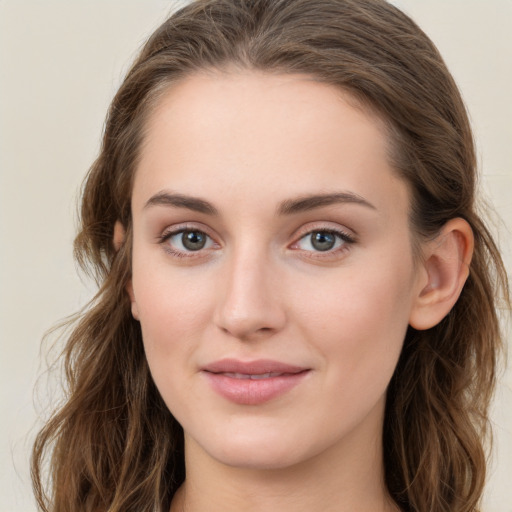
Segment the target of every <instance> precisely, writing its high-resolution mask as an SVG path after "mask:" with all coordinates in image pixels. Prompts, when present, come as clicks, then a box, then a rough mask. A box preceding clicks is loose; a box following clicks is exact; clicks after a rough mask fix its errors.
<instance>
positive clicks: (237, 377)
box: [202, 359, 310, 405]
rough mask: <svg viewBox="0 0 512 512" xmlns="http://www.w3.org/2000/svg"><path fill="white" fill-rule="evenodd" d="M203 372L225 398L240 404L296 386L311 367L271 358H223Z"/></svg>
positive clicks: (256, 402) (275, 395) (255, 402)
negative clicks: (247, 360) (245, 360)
mask: <svg viewBox="0 0 512 512" xmlns="http://www.w3.org/2000/svg"><path fill="white" fill-rule="evenodd" d="M202 372H203V374H204V375H205V377H206V378H207V380H208V382H209V384H210V386H211V388H212V389H213V390H214V391H215V392H216V393H218V394H219V395H221V396H222V397H223V398H224V399H226V400H228V401H230V402H233V403H235V404H239V405H259V404H263V403H265V402H269V401H271V400H274V399H276V398H278V397H279V396H282V395H284V394H286V393H287V392H288V391H290V390H291V389H293V388H294V387H296V386H297V385H299V384H300V383H301V382H302V380H303V379H304V378H305V377H306V376H307V374H308V373H309V372H310V369H309V368H304V367H300V366H295V365H289V364H285V363H281V362H278V361H271V360H258V361H250V362H244V361H238V360H234V359H223V360H220V361H216V362H214V363H211V364H209V365H207V366H205V367H204V368H202Z"/></svg>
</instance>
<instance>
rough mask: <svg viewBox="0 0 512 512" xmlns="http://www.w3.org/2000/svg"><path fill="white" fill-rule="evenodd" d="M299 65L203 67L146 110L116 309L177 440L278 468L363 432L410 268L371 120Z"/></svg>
mask: <svg viewBox="0 0 512 512" xmlns="http://www.w3.org/2000/svg"><path fill="white" fill-rule="evenodd" d="M355 105H356V103H355V102H354V100H353V99H352V98H351V97H350V96H348V95H347V94H344V93H341V92H340V91H338V90H337V89H335V88H333V87H331V86H329V85H325V84H321V83H318V82H315V81H313V80H312V79H309V78H308V77H305V76H300V75H269V74H262V73H257V72H243V73H239V74H237V73H234V74H229V73H224V74H221V73H209V74H207V73H204V74H198V75H194V76H192V77H190V78H187V79H186V80H185V81H183V82H181V83H180V84H178V85H174V86H172V88H170V89H169V91H168V92H167V93H166V94H165V96H164V97H163V99H161V101H160V102H159V104H158V105H157V107H156V109H155V111H154V112H153V114H152V115H151V117H150V119H149V122H148V125H147V132H146V140H145V144H144V146H143V148H142V153H141V160H140V164H139V166H138V169H137V173H136V177H135V183H134V189H133V199H132V209H133V229H134V240H133V281H132V283H131V289H130V295H131V298H132V311H133V314H134V316H135V317H136V318H137V319H139V320H140V323H141V327H142V334H143V339H144V346H145V350H146V355H147V359H148V362H149V366H150V368H151V372H152V375H153V378H154V380H155V383H156V385H157V387H158V389H159V391H160V393H161V395H162V397H163V399H164V400H165V402H166V404H167V406H168V407H169V409H170V411H171V412H172V414H173V415H174V416H175V417H176V419H177V420H178V421H179V422H180V424H181V425H182V426H183V428H184V431H185V439H186V446H187V450H188V449H190V450H193V451H194V453H195V454H196V456H203V457H208V458H210V459H211V460H215V461H218V462H221V463H225V464H228V465H231V466H243V467H252V468H278V467H285V466H290V465H293V464H295V463H299V462H301V461H305V460H308V459H310V458H312V457H316V456H320V454H325V453H337V454H341V453H343V452H346V451H347V450H348V451H354V450H356V451H357V450H360V451H361V450H363V451H364V450H366V451H368V447H369V446H374V445H375V446H378V445H379V443H380V436H381V430H382V419H383V411H384V402H385V393H386V387H387V385H388V383H389V380H390V378H391V376H392V374H393V371H394V368H395V365H396V363H397V360H398V357H399V354H400V350H401V347H402V342H403V339H404V336H405V332H406V329H407V326H408V323H409V317H410V315H411V312H412V310H413V309H414V304H415V297H416V296H417V295H418V291H419V290H420V289H421V286H423V284H422V278H421V276H420V273H419V272H416V267H415V265H414V264H413V255H412V251H411V245H412V244H411V232H410V229H409V223H408V213H409V195H408V189H407V186H406V184H405V183H404V182H403V181H401V180H400V179H399V178H397V176H396V175H395V173H394V172H393V171H392V169H391V167H390V164H389V162H388V152H389V148H388V144H387V143H388V141H387V138H386V135H385V130H384V127H383V125H382V123H381V122H380V121H379V120H378V119H377V118H376V117H375V116H373V115H371V114H369V113H367V112H365V111H364V110H363V109H361V108H358V107H356V106H355Z"/></svg>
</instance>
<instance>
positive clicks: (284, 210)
mask: <svg viewBox="0 0 512 512" xmlns="http://www.w3.org/2000/svg"><path fill="white" fill-rule="evenodd" d="M338 203H349V204H358V205H361V206H365V207H367V208H370V209H372V210H376V209H377V208H375V206H373V204H371V203H369V202H368V201H367V200H366V199H364V198H362V197H361V196H359V195H357V194H354V193H353V192H334V193H328V194H313V195H307V196H301V197H298V198H296V199H288V200H286V201H283V202H282V203H281V205H280V206H279V208H278V209H277V213H278V214H279V215H292V214H294V213H300V212H305V211H309V210H314V209H315V208H322V207H324V206H330V205H333V204H338Z"/></svg>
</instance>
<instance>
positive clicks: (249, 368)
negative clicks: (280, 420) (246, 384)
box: [201, 359, 308, 375]
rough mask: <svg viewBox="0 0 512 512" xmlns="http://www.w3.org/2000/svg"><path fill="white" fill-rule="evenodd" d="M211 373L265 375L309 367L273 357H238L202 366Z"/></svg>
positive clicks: (299, 370)
mask: <svg viewBox="0 0 512 512" xmlns="http://www.w3.org/2000/svg"><path fill="white" fill-rule="evenodd" d="M201 369H202V370H203V371H206V372H210V373H240V374H245V375H263V374H265V373H279V374H284V373H291V374H293V373H300V372H303V371H305V370H308V368H305V367H303V366H295V365H292V364H286V363H282V362H280V361H273V360H271V359H258V360H255V361H239V360H237V359H220V360H219V361H214V362H212V363H209V364H207V365H206V366H203V367H202V368H201Z"/></svg>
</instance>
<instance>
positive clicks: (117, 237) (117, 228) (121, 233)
mask: <svg viewBox="0 0 512 512" xmlns="http://www.w3.org/2000/svg"><path fill="white" fill-rule="evenodd" d="M125 237H126V230H125V228H124V226H123V225H122V224H121V222H120V221H116V223H115V224H114V235H113V237H112V243H113V245H114V249H115V250H116V251H119V249H121V247H122V246H123V243H124V240H125ZM126 293H127V294H128V296H129V297H130V302H131V305H132V316H133V318H135V320H139V310H138V307H137V302H136V300H135V294H134V293H133V284H132V280H131V279H130V281H129V282H128V284H127V285H126Z"/></svg>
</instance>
